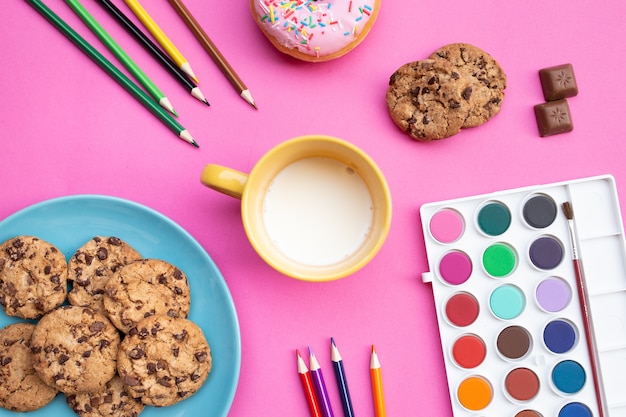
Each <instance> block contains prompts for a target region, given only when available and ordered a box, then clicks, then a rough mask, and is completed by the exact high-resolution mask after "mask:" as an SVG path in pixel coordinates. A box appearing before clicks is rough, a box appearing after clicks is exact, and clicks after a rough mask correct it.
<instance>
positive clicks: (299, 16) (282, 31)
mask: <svg viewBox="0 0 626 417" xmlns="http://www.w3.org/2000/svg"><path fill="white" fill-rule="evenodd" d="M372 3H373V2H369V1H358V0H349V1H346V0H342V1H332V0H329V1H325V2H321V1H310V0H309V1H305V0H296V1H284V0H258V1H257V2H256V12H257V14H258V15H259V17H260V20H261V23H262V24H263V25H266V26H267V27H266V29H267V30H271V32H272V34H273V35H274V36H276V40H277V42H278V43H280V44H281V45H283V46H285V47H287V48H294V49H297V50H298V51H300V52H302V53H304V54H307V55H311V56H315V57H318V58H319V57H320V56H323V55H330V54H333V53H335V52H338V51H340V50H341V49H343V48H346V47H347V46H348V45H349V44H350V43H351V42H353V41H354V39H355V37H357V35H358V34H359V33H360V31H361V30H362V28H363V26H364V25H365V24H366V23H367V21H368V20H369V19H370V17H371V16H372V13H373V4H372Z"/></svg>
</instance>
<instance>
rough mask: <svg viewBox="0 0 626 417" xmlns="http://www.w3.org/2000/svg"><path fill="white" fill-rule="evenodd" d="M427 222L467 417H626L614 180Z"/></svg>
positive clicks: (501, 199) (517, 193)
mask: <svg viewBox="0 0 626 417" xmlns="http://www.w3.org/2000/svg"><path fill="white" fill-rule="evenodd" d="M420 215H421V220H422V228H423V234H424V241H425V247H426V253H427V258H428V267H429V271H427V272H425V273H423V276H422V279H423V281H424V282H425V283H429V284H430V285H432V289H433V296H434V302H435V306H436V312H437V320H438V325H439V331H440V336H441V344H442V348H443V357H444V362H445V367H446V373H447V379H448V385H449V390H450V399H451V403H452V409H453V412H454V415H455V417H461V416H511V417H553V416H554V417H557V416H558V417H591V416H600V417H601V416H605V417H607V416H610V417H626V395H624V389H626V252H625V247H626V245H625V243H624V242H625V241H624V228H623V223H622V218H621V211H620V206H619V200H618V196H617V191H616V187H615V180H614V178H613V177H612V176H609V175H605V176H598V177H590V178H584V179H578V180H573V181H567V182H560V183H554V184H547V185H540V186H534V187H526V188H519V189H513V190H506V191H501V192H495V193H490V194H485V195H479V196H472V197H465V198H459V199H454V200H447V201H441V202H434V203H428V204H424V205H423V206H422V207H421V208H420ZM581 284H582V285H581Z"/></svg>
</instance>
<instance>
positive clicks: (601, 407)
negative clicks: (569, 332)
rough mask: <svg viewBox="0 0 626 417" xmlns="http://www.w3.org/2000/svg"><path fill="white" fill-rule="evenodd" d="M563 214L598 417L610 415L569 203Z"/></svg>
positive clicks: (565, 206)
mask: <svg viewBox="0 0 626 417" xmlns="http://www.w3.org/2000/svg"><path fill="white" fill-rule="evenodd" d="M562 208H563V213H564V214H565V217H566V218H567V225H568V228H569V235H570V240H571V241H572V242H571V244H572V261H573V263H574V272H575V275H576V286H577V290H578V299H579V300H578V301H579V303H580V309H581V311H582V315H583V327H584V328H585V336H586V339H587V350H588V351H589V359H590V362H591V374H592V378H593V383H594V388H595V393H596V400H597V402H598V412H599V414H598V416H599V417H603V416H605V415H608V413H607V412H606V409H605V404H606V400H605V398H604V390H603V389H602V377H601V376H600V367H599V363H600V362H599V359H598V349H597V347H596V343H595V338H594V337H593V334H594V332H593V322H592V321H591V314H590V312H589V293H588V292H587V285H586V282H585V275H584V274H583V268H582V264H581V260H580V257H579V254H578V243H577V238H576V228H575V226H574V210H573V208H572V205H571V203H570V202H569V201H566V202H565V203H563V205H562Z"/></svg>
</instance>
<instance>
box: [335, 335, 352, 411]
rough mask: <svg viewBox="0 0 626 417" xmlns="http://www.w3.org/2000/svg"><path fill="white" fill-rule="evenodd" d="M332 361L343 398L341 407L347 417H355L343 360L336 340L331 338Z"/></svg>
mask: <svg viewBox="0 0 626 417" xmlns="http://www.w3.org/2000/svg"><path fill="white" fill-rule="evenodd" d="M330 359H331V361H332V362H333V368H334V370H335V378H336V379H337V387H339V394H340V396H341V405H342V407H343V414H344V416H345V417H354V408H353V407H352V399H351V398H350V390H349V389H348V380H347V379H346V372H345V369H344V367H343V358H342V357H341V354H340V353H339V349H337V345H336V344H335V339H333V338H332V337H331V338H330Z"/></svg>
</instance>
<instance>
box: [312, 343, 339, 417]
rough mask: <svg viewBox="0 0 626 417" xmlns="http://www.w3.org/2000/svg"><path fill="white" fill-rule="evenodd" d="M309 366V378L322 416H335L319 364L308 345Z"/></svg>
mask: <svg viewBox="0 0 626 417" xmlns="http://www.w3.org/2000/svg"><path fill="white" fill-rule="evenodd" d="M309 368H310V370H311V378H312V379H313V386H314V387H315V393H316V394H317V399H318V401H319V403H320V408H321V409H322V414H323V416H324V417H335V415H334V414H333V408H332V406H331V405H330V398H329V397H328V391H327V390H326V384H325V383H324V375H322V367H321V366H320V364H319V362H318V361H317V358H316V357H315V354H314V353H313V349H311V347H309Z"/></svg>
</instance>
